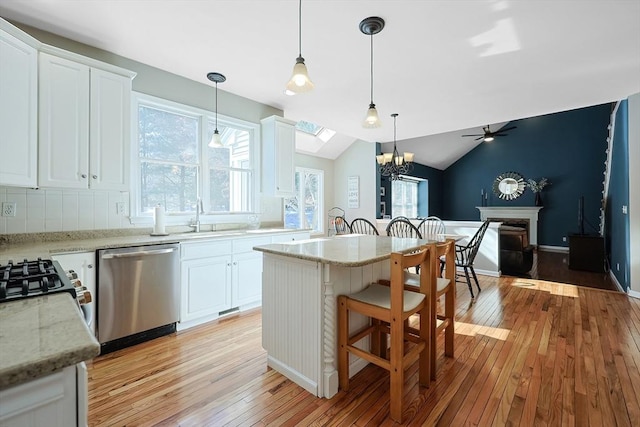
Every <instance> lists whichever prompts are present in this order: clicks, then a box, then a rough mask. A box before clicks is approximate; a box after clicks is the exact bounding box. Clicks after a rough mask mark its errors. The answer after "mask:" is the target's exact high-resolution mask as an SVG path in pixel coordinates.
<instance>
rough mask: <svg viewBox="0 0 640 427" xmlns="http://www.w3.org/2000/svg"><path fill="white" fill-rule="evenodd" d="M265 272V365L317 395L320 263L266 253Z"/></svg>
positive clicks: (319, 341) (320, 335)
mask: <svg viewBox="0 0 640 427" xmlns="http://www.w3.org/2000/svg"><path fill="white" fill-rule="evenodd" d="M262 268H263V270H262V346H263V347H264V349H265V350H267V354H268V359H267V364H268V365H269V366H270V367H271V368H273V369H275V370H276V371H278V372H280V373H281V374H283V375H285V376H286V377H287V378H289V379H291V380H292V381H294V382H295V383H297V384H298V385H300V386H302V387H303V388H304V389H306V390H307V391H309V392H310V393H313V394H314V395H318V392H319V387H320V381H321V377H320V358H321V342H322V341H321V337H322V334H321V316H322V314H321V313H322V310H321V309H322V304H321V291H322V286H321V280H322V279H321V276H322V272H321V264H320V263H318V262H315V261H305V260H300V259H294V258H287V257H282V256H278V255H270V254H266V253H265V254H264V259H263V267H262Z"/></svg>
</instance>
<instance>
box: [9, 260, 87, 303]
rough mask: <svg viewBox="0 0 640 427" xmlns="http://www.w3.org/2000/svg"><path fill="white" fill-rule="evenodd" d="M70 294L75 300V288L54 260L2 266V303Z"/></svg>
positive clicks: (11, 263)
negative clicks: (49, 294) (41, 296)
mask: <svg viewBox="0 0 640 427" xmlns="http://www.w3.org/2000/svg"><path fill="white" fill-rule="evenodd" d="M53 292H69V293H71V295H72V296H73V297H74V298H75V297H76V295H75V288H74V286H73V285H72V284H71V282H70V281H69V280H68V279H67V277H66V275H65V274H64V271H63V270H62V268H61V267H60V265H59V264H58V263H57V262H55V261H52V260H48V259H45V260H43V259H41V258H38V259H37V260H36V261H28V260H26V259H25V260H24V261H23V262H20V263H17V264H14V263H13V261H9V263H8V264H7V265H4V266H3V265H0V301H8V300H14V299H20V298H28V297H33V296H40V295H45V294H48V293H53Z"/></svg>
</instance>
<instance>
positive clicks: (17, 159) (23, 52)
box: [0, 30, 38, 187]
mask: <svg viewBox="0 0 640 427" xmlns="http://www.w3.org/2000/svg"><path fill="white" fill-rule="evenodd" d="M0 70H2V72H0V94H1V95H0V153H2V155H0V185H16V186H23V187H36V186H37V185H38V180H37V178H38V176H37V172H38V164H37V158H38V157H37V153H38V151H37V150H38V52H37V51H36V49H35V48H33V47H31V46H29V45H28V44H26V43H24V42H23V41H21V40H19V39H17V38H16V37H13V36H12V35H10V34H8V33H7V32H5V31H3V30H0Z"/></svg>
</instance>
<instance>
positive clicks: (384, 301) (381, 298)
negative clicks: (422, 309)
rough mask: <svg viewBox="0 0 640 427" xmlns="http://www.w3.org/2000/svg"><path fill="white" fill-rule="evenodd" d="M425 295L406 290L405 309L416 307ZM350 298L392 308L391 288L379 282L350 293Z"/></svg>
mask: <svg viewBox="0 0 640 427" xmlns="http://www.w3.org/2000/svg"><path fill="white" fill-rule="evenodd" d="M424 297H425V296H424V294H421V293H419V292H411V291H404V311H409V310H413V309H414V308H416V307H417V306H418V305H419V304H420V303H421V302H422V301H423V300H424ZM349 298H351V299H354V300H357V301H360V302H364V303H367V304H371V305H376V306H378V307H382V308H386V309H390V308H391V288H390V287H389V286H384V285H379V284H377V283H373V284H371V285H369V287H367V288H365V289H363V290H361V291H360V292H358V293H355V294H352V295H349Z"/></svg>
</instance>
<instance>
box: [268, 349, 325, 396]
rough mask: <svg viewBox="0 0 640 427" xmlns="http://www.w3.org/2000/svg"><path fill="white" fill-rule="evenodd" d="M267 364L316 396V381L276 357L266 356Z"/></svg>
mask: <svg viewBox="0 0 640 427" xmlns="http://www.w3.org/2000/svg"><path fill="white" fill-rule="evenodd" d="M267 366H269V367H270V368H272V369H275V370H276V371H278V372H280V373H281V374H282V375H284V376H285V377H287V378H289V379H290V380H291V381H293V382H294V383H296V384H298V385H299V386H301V387H302V388H304V389H305V390H307V391H308V392H309V393H311V394H313V395H314V396H318V383H316V382H315V381H312V380H311V379H309V378H307V377H306V376H304V375H302V374H301V373H300V372H298V371H296V370H295V369H293V368H291V367H290V366H289V365H287V364H284V363H282V362H280V361H279V360H278V359H276V358H274V357H272V356H267Z"/></svg>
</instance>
